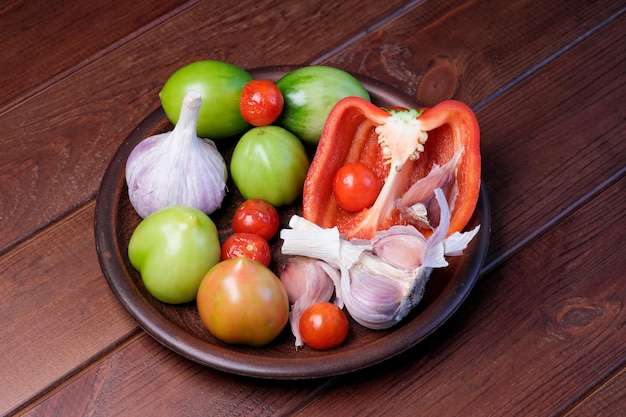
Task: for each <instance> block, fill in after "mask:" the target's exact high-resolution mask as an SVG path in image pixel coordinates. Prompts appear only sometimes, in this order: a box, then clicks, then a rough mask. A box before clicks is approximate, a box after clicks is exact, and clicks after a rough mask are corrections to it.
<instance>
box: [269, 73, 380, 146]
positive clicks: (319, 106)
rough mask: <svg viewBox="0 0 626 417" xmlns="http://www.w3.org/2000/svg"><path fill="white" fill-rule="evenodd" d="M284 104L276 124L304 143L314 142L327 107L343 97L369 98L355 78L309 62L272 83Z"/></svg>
mask: <svg viewBox="0 0 626 417" xmlns="http://www.w3.org/2000/svg"><path fill="white" fill-rule="evenodd" d="M276 85H277V86H278V88H280V90H281V92H282V93H283V97H284V101H285V103H284V107H283V112H282V114H281V116H280V117H279V118H278V120H277V122H276V124H278V125H280V126H282V127H284V128H285V129H287V130H289V131H290V132H292V133H293V134H295V135H296V136H297V137H299V138H300V139H302V140H303V141H305V142H308V143H311V144H317V142H318V141H319V139H320V136H321V134H322V128H323V127H324V123H325V122H326V118H327V117H328V114H329V113H330V110H331V109H332V108H333V107H334V105H335V104H337V102H338V101H339V100H341V99H342V98H344V97H347V96H358V97H361V98H364V99H366V100H370V96H369V94H368V92H367V90H366V89H365V87H363V85H362V84H361V82H360V81H359V80H357V79H356V78H354V77H353V76H352V75H351V74H349V73H347V72H346V71H343V70H341V69H338V68H333V67H327V66H322V65H312V66H308V67H302V68H298V69H296V70H294V71H291V72H289V73H287V74H285V75H284V76H283V77H282V78H281V79H280V80H278V82H277V83H276Z"/></svg>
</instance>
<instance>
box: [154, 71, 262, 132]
mask: <svg viewBox="0 0 626 417" xmlns="http://www.w3.org/2000/svg"><path fill="white" fill-rule="evenodd" d="M250 80H252V76H251V75H250V74H249V73H248V72H247V71H245V70H244V69H242V68H239V67H238V66H236V65H233V64H229V63H227V62H221V61H211V60H207V61H196V62H193V63H191V64H188V65H186V66H184V67H182V68H180V69H178V70H177V71H176V72H174V74H172V75H171V76H170V78H168V80H167V81H166V82H165V85H164V86H163V89H162V90H161V92H160V93H159V97H160V98H161V104H162V106H163V110H165V114H166V115H167V118H168V119H169V120H170V121H171V122H172V123H173V124H176V123H177V122H178V117H179V116H180V109H181V107H182V103H183V98H184V97H185V94H186V93H187V91H188V90H196V91H198V92H199V93H200V95H201V96H202V106H201V107H200V114H199V115H198V126H197V133H198V136H200V137H203V138H211V139H221V138H225V137H230V136H235V135H238V134H240V133H242V132H243V131H244V130H246V129H247V128H249V127H250V125H249V124H248V122H246V121H245V120H244V119H243V117H242V116H241V111H240V110H239V100H240V98H241V91H242V90H243V87H244V85H246V84H247V83H248V82H249V81H250Z"/></svg>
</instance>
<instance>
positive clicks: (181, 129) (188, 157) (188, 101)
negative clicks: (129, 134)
mask: <svg viewBox="0 0 626 417" xmlns="http://www.w3.org/2000/svg"><path fill="white" fill-rule="evenodd" d="M201 104H202V99H201V97H200V93H198V92H197V91H193V90H190V91H188V92H187V94H186V95H185V98H184V99H183V105H182V108H181V112H180V117H179V120H178V123H177V124H176V126H175V127H174V129H173V130H172V131H170V132H167V133H161V134H157V135H154V136H150V137H148V138H146V139H144V140H143V141H141V142H140V143H139V144H138V145H137V146H136V147H135V148H134V149H133V151H132V152H131V154H130V155H129V157H128V160H127V162H126V184H127V185H128V196H129V198H130V202H131V204H132V206H133V207H134V209H135V210H136V211H137V213H138V214H139V216H141V217H142V218H143V217H146V216H148V215H150V214H151V213H153V212H155V211H157V210H159V209H161V208H164V207H168V206H172V205H181V206H187V207H194V208H196V209H198V210H200V211H202V212H204V213H206V214H211V213H213V212H214V211H215V210H217V209H218V208H219V207H220V206H221V204H222V201H223V199H224V196H225V195H226V179H227V177H228V171H227V167H226V162H225V161H224V158H223V157H222V155H221V154H220V153H219V151H218V150H217V147H216V146H215V143H214V142H213V141H211V140H209V139H201V138H199V137H198V136H197V134H196V126H197V124H198V113H199V111H200V106H201Z"/></svg>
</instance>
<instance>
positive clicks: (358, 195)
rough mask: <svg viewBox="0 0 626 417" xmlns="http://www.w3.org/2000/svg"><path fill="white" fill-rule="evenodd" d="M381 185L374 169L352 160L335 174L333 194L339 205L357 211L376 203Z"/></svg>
mask: <svg viewBox="0 0 626 417" xmlns="http://www.w3.org/2000/svg"><path fill="white" fill-rule="evenodd" d="M381 187H382V185H381V181H380V179H379V178H378V176H377V175H376V173H375V172H374V171H373V170H372V169H370V168H369V167H368V166H367V165H365V164H362V163H360V162H351V163H347V164H345V165H344V166H342V167H341V168H339V170H338V171H337V174H335V179H334V181H333V195H334V196H335V200H337V204H338V205H339V207H341V208H342V209H344V210H347V211H352V212H357V211H361V210H363V209H366V208H368V207H370V206H371V205H372V204H374V202H375V201H376V197H378V194H380V189H381Z"/></svg>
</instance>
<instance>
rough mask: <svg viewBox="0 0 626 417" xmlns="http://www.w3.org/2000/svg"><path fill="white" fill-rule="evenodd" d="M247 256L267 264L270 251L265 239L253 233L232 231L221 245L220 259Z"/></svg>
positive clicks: (270, 258)
mask: <svg viewBox="0 0 626 417" xmlns="http://www.w3.org/2000/svg"><path fill="white" fill-rule="evenodd" d="M241 257H243V258H249V259H252V260H255V261H258V262H260V263H262V264H263V265H265V266H269V264H270V262H271V261H272V252H271V250H270V245H269V244H268V243H267V240H265V239H263V238H262V237H261V236H259V235H257V234H254V233H233V234H232V235H230V236H229V237H228V238H227V239H226V240H225V241H224V244H223V245H222V253H221V257H220V260H221V261H224V260H226V259H231V258H241Z"/></svg>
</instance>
